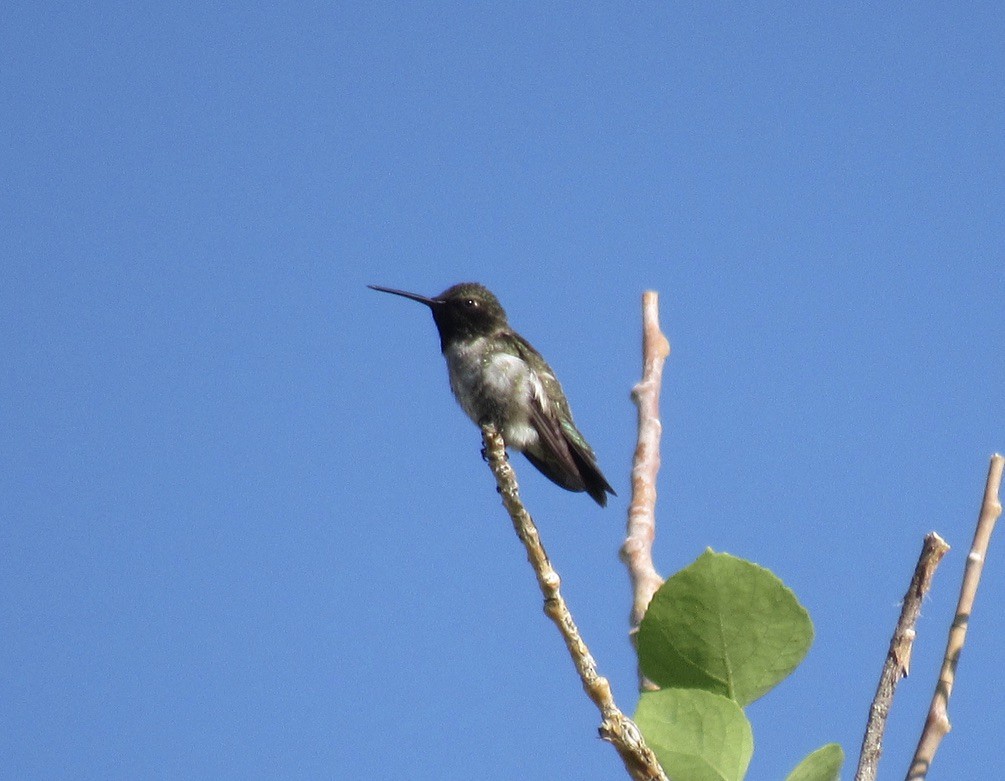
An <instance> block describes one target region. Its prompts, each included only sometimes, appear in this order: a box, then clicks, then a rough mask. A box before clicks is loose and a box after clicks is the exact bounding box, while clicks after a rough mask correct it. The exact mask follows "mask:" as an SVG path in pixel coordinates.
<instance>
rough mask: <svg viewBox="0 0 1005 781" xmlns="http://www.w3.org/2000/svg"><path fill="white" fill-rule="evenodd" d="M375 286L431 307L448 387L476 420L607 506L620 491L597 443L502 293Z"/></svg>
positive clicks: (466, 285)
mask: <svg viewBox="0 0 1005 781" xmlns="http://www.w3.org/2000/svg"><path fill="white" fill-rule="evenodd" d="M369 287H370V289H371V290H377V291H380V292H381V293H391V294H393V295H396V296H403V297H404V298H410V299H412V300H413V301H418V302H419V303H420V304H425V305H426V306H428V307H429V308H430V310H432V313H433V321H434V322H435V323H436V328H437V330H438V331H439V333H440V350H441V351H442V352H443V357H444V358H446V361H447V371H448V373H449V375H450V390H451V391H453V394H454V398H456V399H457V403H458V404H460V406H461V409H462V410H464V412H465V413H466V414H467V416H468V417H469V418H471V420H472V421H474V423H475V425H476V426H480V425H482V424H483V423H486V422H490V423H493V424H495V426H496V427H497V428H498V429H499V431H500V432H501V433H502V436H503V441H505V443H506V446H507V447H510V448H513V449H514V450H519V451H520V452H522V453H523V454H524V455H525V456H526V457H527V460H528V461H530V462H531V464H533V465H534V466H535V467H537V469H538V470H539V471H540V472H541V473H542V474H543V475H544V476H545V477H547V478H548V479H549V480H551V481H552V482H553V483H556V484H557V485H560V486H561V487H562V488H565V489H566V490H568V491H577V492H581V491H585V492H586V493H588V494H589V495H590V497H591V498H592V499H593V500H594V501H595V502H596V503H597V504H599V505H600V506H601V507H605V506H606V505H607V494H611V495H616V494H615V493H614V489H613V488H611V486H610V484H609V483H608V482H607V479H606V478H605V477H604V475H603V474H602V473H601V472H600V468H599V467H598V466H597V457H596V455H595V454H594V452H593V448H591V447H590V445H589V443H588V442H587V441H586V439H585V438H584V437H583V435H582V434H581V433H579V429H578V428H576V424H575V423H574V422H573V420H572V411H571V410H570V409H569V402H568V400H567V399H566V398H565V392H564V391H563V390H562V386H561V385H560V384H559V382H558V379H557V378H556V377H555V373H554V372H553V371H552V370H551V367H550V366H548V364H547V362H546V361H545V360H544V358H542V357H541V354H540V353H539V352H538V351H537V350H535V349H534V348H533V347H532V346H531V345H530V342H528V341H527V340H526V339H524V338H523V337H522V336H520V334H518V333H517V332H516V331H514V330H513V329H512V328H511V327H510V325H509V321H508V320H507V319H506V312H505V311H504V310H503V308H502V305H501V304H500V303H499V299H497V298H496V297H495V296H494V295H492V293H491V292H490V291H489V290H488V288H486V287H484V286H482V285H479V284H477V283H475V282H462V283H460V284H458V285H454V286H453V287H448V288H447V289H446V290H444V291H443V292H442V293H440V294H439V295H438V296H434V297H433V298H427V297H426V296H421V295H419V294H417V293H408V292H406V291H404V290H395V289H393V288H388V287H379V286H378V285H369Z"/></svg>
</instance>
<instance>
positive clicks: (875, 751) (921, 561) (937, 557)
mask: <svg viewBox="0 0 1005 781" xmlns="http://www.w3.org/2000/svg"><path fill="white" fill-rule="evenodd" d="M948 551H949V546H948V545H947V544H946V542H945V540H943V539H942V538H941V537H940V536H939V535H938V534H936V533H935V532H931V533H930V534H928V535H926V536H925V542H924V544H923V545H922V546H921V555H920V556H919V557H918V564H917V566H915V568H914V576H913V577H912V578H911V585H910V586H908V588H907V593H906V594H905V595H904V604H903V606H902V607H901V609H900V619H899V620H898V621H897V627H896V628H895V629H894V631H893V638H892V639H891V640H890V650H889V651H887V654H886V662H885V663H884V664H883V672H882V673H881V674H880V676H879V686H877V687H876V696H875V697H874V698H873V701H872V706H871V707H870V708H869V721H868V723H867V724H866V727H865V737H864V738H863V739H862V753H861V754H860V755H859V758H858V771H857V772H856V773H855V781H875V778H876V768H877V767H878V765H879V757H880V754H882V752H883V731H884V730H885V729H886V719H887V717H888V716H889V715H890V706H891V705H892V704H893V693H894V691H895V690H896V688H897V684H898V683H900V680H901V679H902V678H906V677H907V674H908V672H909V670H910V666H911V648H912V646H913V645H914V638H915V630H914V626H915V624H916V623H917V621H918V615H919V614H920V613H921V603H922V600H924V598H925V594H927V593H928V590H929V588H931V585H932V577H933V576H934V575H935V569H936V568H937V567H938V566H939V562H940V561H942V557H943V556H945V555H946V553H947V552H948Z"/></svg>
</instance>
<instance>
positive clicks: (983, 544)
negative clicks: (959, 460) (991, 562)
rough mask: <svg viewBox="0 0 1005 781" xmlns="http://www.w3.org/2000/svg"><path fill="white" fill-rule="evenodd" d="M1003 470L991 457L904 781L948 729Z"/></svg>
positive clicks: (922, 773)
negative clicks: (953, 611)
mask: <svg viewBox="0 0 1005 781" xmlns="http://www.w3.org/2000/svg"><path fill="white" fill-rule="evenodd" d="M1003 467H1005V458H1002V457H1001V456H1000V455H998V454H997V453H995V454H994V455H993V456H991V465H990V466H989V467H988V480H987V484H986V485H985V487H984V501H983V502H982V503H981V512H980V516H979V517H978V519H977V529H976V531H975V532H974V541H973V544H972V545H971V546H970V555H968V556H967V564H966V567H965V569H964V570H963V585H962V586H961V587H960V599H959V602H958V603H957V605H956V617H955V618H954V619H953V624H952V626H951V627H950V628H949V640H948V642H947V643H946V655H945V656H944V657H943V660H942V670H941V672H940V673H939V682H938V683H937V684H936V686H935V694H934V696H933V697H932V705H931V707H930V708H929V710H928V717H927V718H926V719H925V727H924V729H923V730H922V732H921V738H920V739H919V740H918V747H917V748H916V749H915V750H914V758H913V759H912V760H911V767H910V769H909V770H908V771H907V779H908V781H920V779H923V778H925V777H926V776H927V775H928V769H929V768H930V767H931V765H932V759H933V758H934V757H935V752H936V751H937V750H938V748H939V744H940V743H941V742H942V738H944V737H945V736H946V733H948V732H949V730H950V729H951V725H950V723H949V712H948V707H949V697H950V695H952V693H953V682H954V680H955V678H956V665H957V664H958V663H959V660H960V652H961V651H962V650H963V643H964V641H965V640H966V637H967V625H968V624H969V623H970V614H971V612H972V611H973V607H974V597H975V596H976V595H977V586H978V584H979V583H980V580H981V571H982V570H983V569H984V560H985V558H986V557H987V552H988V543H989V542H990V540H991V533H992V532H993V531H994V528H995V521H997V520H998V516H1000V515H1001V513H1002V506H1001V502H1000V501H999V499H998V492H999V490H1000V489H1001V484H1002V469H1003Z"/></svg>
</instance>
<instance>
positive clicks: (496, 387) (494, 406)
mask: <svg viewBox="0 0 1005 781" xmlns="http://www.w3.org/2000/svg"><path fill="white" fill-rule="evenodd" d="M444 357H445V358H446V359H447V368H448V370H449V372H450V389H451V390H452V391H453V392H454V396H455V397H456V398H457V401H458V403H459V404H460V405H461V408H462V409H463V410H464V412H465V413H466V414H467V416H468V417H469V418H471V420H472V421H474V422H475V424H476V425H477V424H479V423H481V421H483V420H485V419H490V420H494V421H495V422H496V423H497V424H499V425H500V426H501V427H502V430H503V431H502V433H503V439H505V440H506V444H507V445H508V446H510V447H513V448H516V449H517V450H523V449H524V448H526V447H527V446H528V445H530V444H532V443H534V442H535V441H536V440H537V432H536V431H535V430H534V427H533V426H532V425H531V424H530V421H529V419H528V416H527V414H526V411H527V408H528V406H529V402H530V398H531V396H532V395H534V396H537V397H538V398H543V397H544V391H543V388H542V387H541V381H540V380H539V379H538V377H537V375H536V374H534V372H532V371H531V370H530V368H529V367H528V366H527V364H526V363H525V362H524V361H522V360H520V359H519V358H517V357H516V356H515V355H510V354H508V353H500V352H494V351H492V350H491V349H490V345H489V343H488V340H487V339H484V338H482V339H476V340H474V341H473V342H470V343H468V344H465V345H459V344H453V345H450V346H449V347H448V348H447V349H446V351H445V352H444Z"/></svg>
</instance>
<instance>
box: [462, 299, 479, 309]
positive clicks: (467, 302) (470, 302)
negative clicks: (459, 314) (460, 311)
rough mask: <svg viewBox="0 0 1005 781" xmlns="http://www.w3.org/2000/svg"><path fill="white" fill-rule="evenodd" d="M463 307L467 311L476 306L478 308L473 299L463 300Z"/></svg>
mask: <svg viewBox="0 0 1005 781" xmlns="http://www.w3.org/2000/svg"><path fill="white" fill-rule="evenodd" d="M464 306H466V307H467V308H468V309H474V308H475V307H476V306H478V302H477V301H475V300H474V299H473V298H465V299H464Z"/></svg>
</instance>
